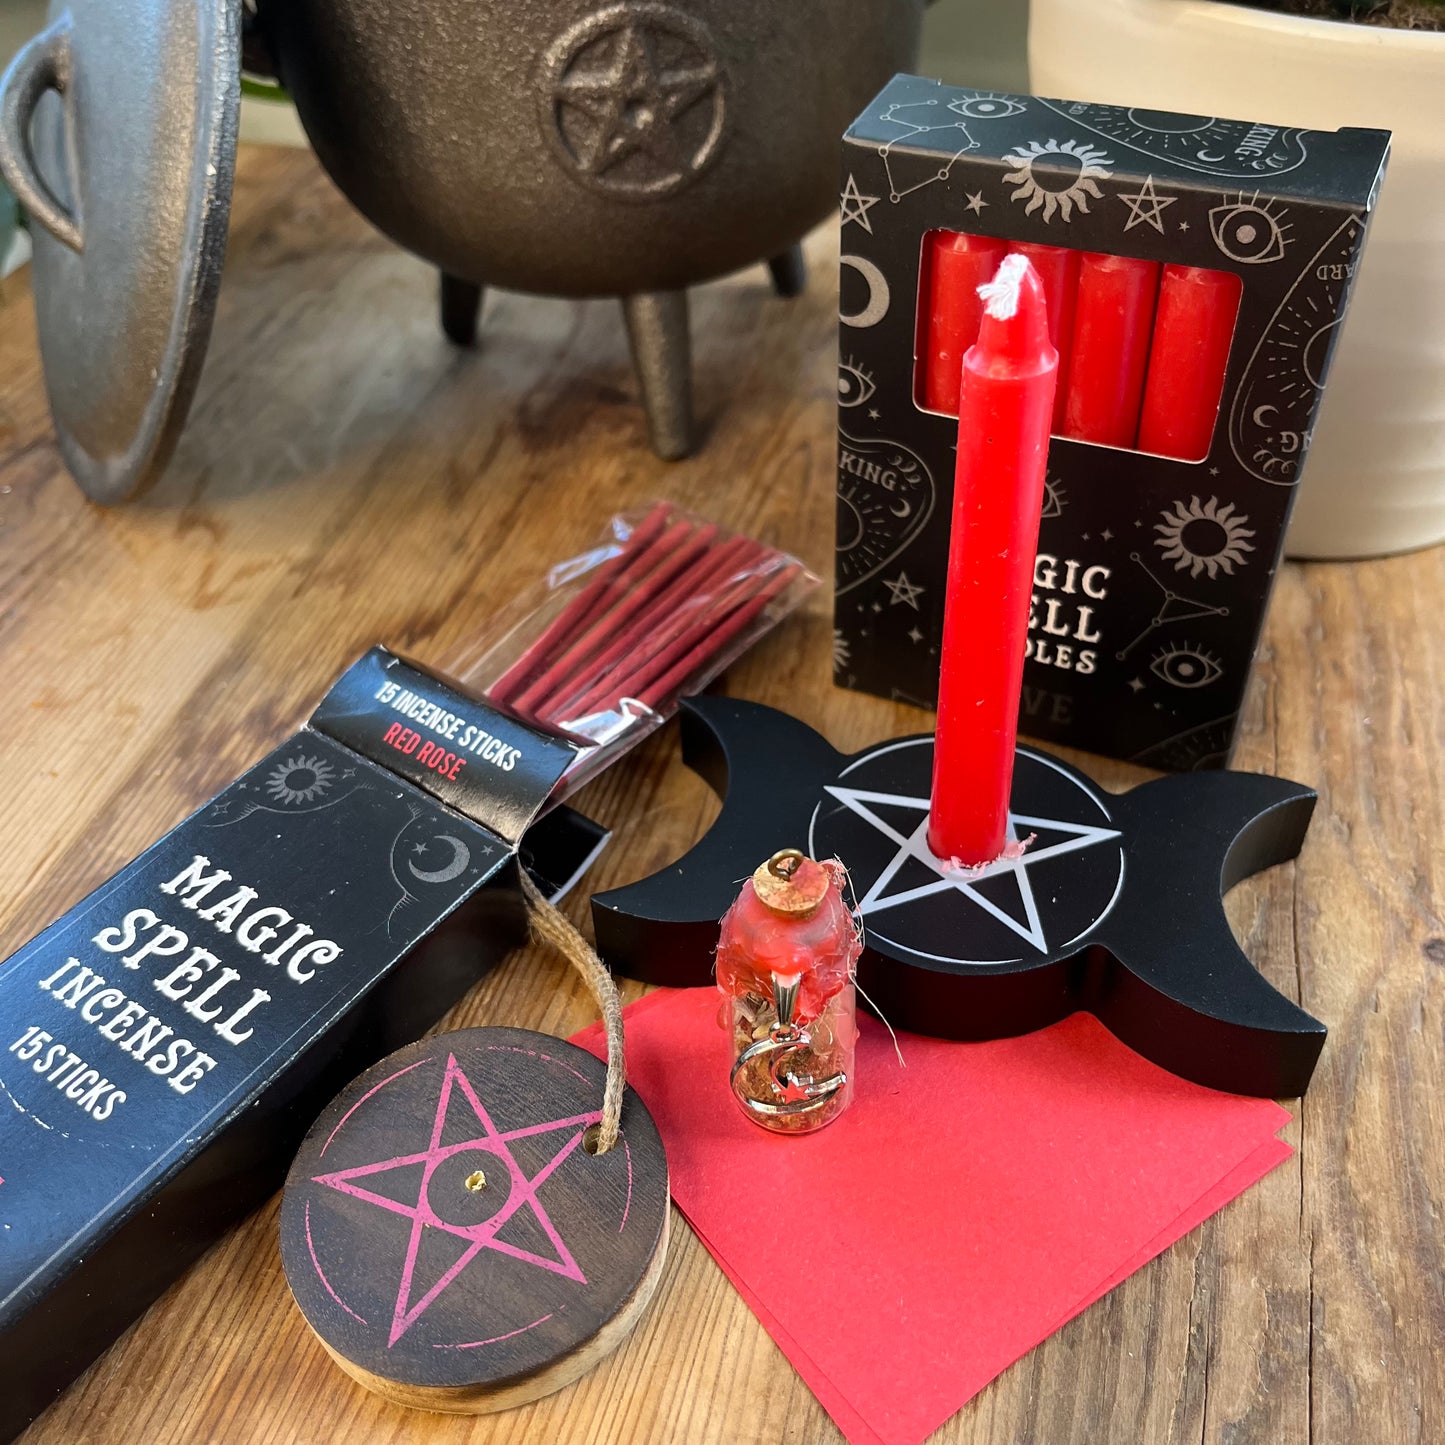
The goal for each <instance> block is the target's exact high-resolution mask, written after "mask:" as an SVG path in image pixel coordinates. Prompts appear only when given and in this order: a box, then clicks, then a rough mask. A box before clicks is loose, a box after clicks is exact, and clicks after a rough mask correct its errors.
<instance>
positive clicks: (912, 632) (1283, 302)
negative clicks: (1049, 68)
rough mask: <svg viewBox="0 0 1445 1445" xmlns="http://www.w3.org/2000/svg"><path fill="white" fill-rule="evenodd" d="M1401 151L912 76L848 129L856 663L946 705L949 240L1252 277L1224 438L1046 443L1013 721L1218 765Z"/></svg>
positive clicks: (1325, 135)
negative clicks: (933, 336)
mask: <svg viewBox="0 0 1445 1445" xmlns="http://www.w3.org/2000/svg"><path fill="white" fill-rule="evenodd" d="M1388 150H1389V134H1388V132H1385V131H1375V130H1340V131H1306V130H1297V129H1289V128H1284V127H1280V126H1275V125H1263V124H1252V123H1250V122H1246V121H1232V120H1224V119H1220V118H1217V117H1207V116H1188V115H1173V114H1170V113H1167V112H1162V111H1144V110H1138V109H1132V110H1131V109H1125V108H1122V107H1117V106H1107V105H1093V104H1082V103H1076V102H1070V101H1060V100H1048V99H1044V98H1042V97H1038V96H1022V95H1003V94H999V93H997V92H992V91H976V90H962V89H956V88H952V87H949V86H944V85H940V84H938V83H937V82H935V81H931V80H925V79H920V78H919V77H916V76H907V75H901V76H897V77H895V78H894V80H892V81H891V82H890V83H889V84H888V86H887V87H885V89H884V90H883V91H882V92H881V93H880V94H879V95H878V96H877V97H876V99H874V100H873V101H872V102H871V103H870V104H869V105H868V107H867V109H866V110H865V111H864V112H863V114H862V115H861V116H860V117H859V118H858V120H857V121H856V122H855V123H854V124H853V126H852V127H851V128H850V129H849V131H848V133H847V135H846V136H845V138H844V145H843V163H842V172H841V188H842V214H841V239H842V271H841V288H842V291H841V298H842V299H841V328H840V349H839V365H840V370H839V378H838V400H839V412H838V420H839V433H840V435H839V448H838V557H837V594H836V595H837V604H836V619H835V620H836V627H837V632H836V635H835V677H836V680H837V681H838V683H839V684H841V685H842V686H845V687H853V688H859V689H861V690H863V691H865V692H873V693H878V694H880V695H882V696H885V697H891V698H893V699H896V700H901V701H907V702H912V703H916V704H918V705H919V706H923V707H932V706H933V705H934V704H935V702H936V700H937V687H938V675H939V648H940V642H941V636H942V631H943V603H944V592H945V577H946V567H947V561H948V545H949V526H950V517H951V509H952V493H953V467H954V443H955V441H956V434H957V421H956V419H955V417H956V411H955V415H953V416H950V415H948V414H946V412H945V411H943V410H941V409H939V408H936V407H935V408H933V409H930V407H929V405H928V404H927V400H928V399H927V396H926V394H925V389H924V388H923V387H921V386H920V384H919V372H920V365H921V364H922V361H923V358H924V349H925V348H924V345H923V338H924V336H925V333H926V328H927V326H928V325H929V306H928V301H929V291H928V278H927V266H926V263H927V261H928V258H929V255H930V249H929V245H930V243H929V237H930V236H931V235H932V234H933V233H937V232H940V231H945V232H952V233H963V234H965V235H967V236H969V237H978V238H995V239H996V240H997V241H998V242H1000V243H1005V244H1009V245H1012V244H1018V243H1025V244H1029V243H1034V244H1037V245H1040V246H1047V247H1055V248H1068V249H1069V250H1070V251H1073V252H1077V253H1080V254H1083V253H1093V254H1094V255H1096V256H1097V255H1104V256H1109V257H1123V258H1137V259H1138V260H1142V261H1145V262H1149V263H1152V264H1154V265H1158V264H1159V263H1162V264H1163V266H1164V267H1169V266H1173V267H1191V268H1199V269H1202V270H1207V271H1209V272H1211V273H1216V274H1220V273H1222V274H1223V276H1224V277H1225V278H1227V279H1228V280H1229V284H1230V286H1231V287H1232V288H1233V289H1234V292H1235V294H1237V296H1238V310H1237V315H1236V318H1235V321H1234V328H1233V335H1232V340H1231V341H1230V342H1229V344H1228V352H1227V359H1225V360H1224V361H1223V367H1222V391H1221V392H1219V393H1218V394H1219V396H1220V400H1219V404H1218V411H1217V416H1216V419H1215V423H1214V427H1213V432H1212V436H1211V437H1210V438H1209V440H1208V442H1207V451H1204V452H1203V454H1202V455H1196V456H1192V457H1189V458H1187V459H1184V458H1180V457H1176V456H1166V455H1159V454H1157V453H1150V452H1147V451H1145V450H1142V449H1140V447H1139V445H1138V444H1137V443H1135V444H1133V445H1118V444H1110V445H1105V444H1098V443H1095V442H1091V441H1082V440H1076V439H1072V438H1071V437H1070V436H1068V435H1062V434H1061V435H1056V436H1055V437H1054V439H1053V441H1052V443H1051V445H1050V450H1049V470H1048V482H1047V496H1046V501H1045V506H1044V513H1043V524H1042V529H1041V532H1040V538H1039V550H1038V557H1037V564H1036V571H1035V576H1034V582H1035V589H1034V598H1033V610H1032V614H1031V617H1030V623H1029V644H1028V659H1027V662H1026V664H1025V675H1024V687H1023V697H1022V702H1021V717H1020V726H1021V730H1022V731H1023V732H1024V733H1026V734H1029V735H1032V736H1034V737H1039V738H1046V739H1050V740H1052V741H1056V742H1059V743H1064V744H1067V745H1069V746H1073V747H1080V748H1085V749H1089V750H1091V751H1093V752H1098V753H1103V754H1107V755H1110V756H1113V757H1121V758H1128V759H1131V760H1132V761H1134V762H1138V763H1142V764H1146V765H1148V766H1151V767H1157V768H1163V769H1192V768H1201V767H1219V766H1223V765H1224V764H1225V763H1226V762H1227V761H1228V758H1229V755H1230V751H1231V748H1232V746H1233V742H1234V735H1235V729H1236V724H1237V720H1238V716H1239V710H1240V706H1241V702H1242V699H1243V696H1244V689H1245V684H1246V682H1247V680H1248V676H1249V670H1250V666H1251V663H1252V661H1253V657H1254V651H1255V647H1256V644H1257V642H1258V638H1259V632H1260V627H1261V624H1262V621H1263V617H1264V611H1265V606H1266V603H1267V602H1268V599H1269V593H1270V588H1271V585H1272V583H1273V580H1274V575H1275V571H1276V569H1277V567H1278V564H1279V559H1280V555H1281V551H1282V547H1283V544H1284V536H1285V526H1286V523H1287V521H1288V519H1289V513H1290V507H1291V503H1292V501H1293V498H1294V491H1295V487H1296V485H1297V483H1298V482H1299V479H1300V475H1301V471H1302V468H1303V464H1304V461H1305V454H1306V452H1307V451H1308V448H1309V440H1310V432H1311V428H1312V427H1313V425H1314V418H1315V415H1316V411H1317V408H1318V406H1319V403H1320V399H1321V396H1322V394H1323V389H1324V382H1325V375H1326V372H1327V370H1328V367H1329V359H1330V354H1331V351H1332V349H1333V346H1334V343H1335V339H1336V337H1337V336H1338V334H1339V329H1340V323H1341V322H1342V320H1343V318H1344V315H1345V309H1346V305H1347V303H1348V300H1349V295H1350V290H1351V286H1352V284H1353V281H1354V276H1355V271H1356V266H1357V264H1358V261H1359V257H1360V251H1361V247H1362V246H1363V245H1364V241H1365V232H1366V228H1367V224H1368V218H1369V214H1370V210H1371V208H1372V206H1373V204H1374V201H1375V197H1376V194H1377V191H1378V187H1379V183H1380V180H1381V177H1382V175H1383V172H1384V167H1385V162H1386V157H1387V154H1388ZM1233 278H1238V279H1237V282H1235V281H1234V279H1233ZM1160 294H1162V291H1161V293H1160ZM1161 314H1162V313H1161ZM1061 349H1062V348H1061ZM954 361H955V363H956V362H957V358H956V357H955V358H954ZM1186 379H1187V373H1186ZM1056 430H1062V428H1056ZM1141 436H1142V429H1141Z"/></svg>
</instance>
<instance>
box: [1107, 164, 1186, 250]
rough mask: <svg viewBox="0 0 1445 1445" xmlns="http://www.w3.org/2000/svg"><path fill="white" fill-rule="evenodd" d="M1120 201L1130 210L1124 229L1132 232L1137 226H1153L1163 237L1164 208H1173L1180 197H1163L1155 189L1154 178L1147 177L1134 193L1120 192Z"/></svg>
mask: <svg viewBox="0 0 1445 1445" xmlns="http://www.w3.org/2000/svg"><path fill="white" fill-rule="evenodd" d="M1118 199H1119V200H1121V201H1123V203H1124V204H1125V205H1126V206H1128V208H1129V219H1128V220H1127V221H1125V222H1124V229H1125V230H1126V231H1132V230H1133V229H1134V227H1135V226H1140V225H1145V226H1153V227H1154V229H1155V230H1156V231H1158V232H1159V234H1160V235H1161V236H1162V235H1163V234H1164V207H1165V206H1172V205H1173V204H1174V202H1175V201H1177V200H1178V199H1179V197H1178V196H1161V195H1160V194H1159V193H1158V192H1157V191H1156V190H1155V189H1154V177H1153V176H1145V177H1144V184H1143V185H1142V186H1140V187H1139V189H1138V190H1137V191H1134V192H1133V193H1130V192H1127V191H1120V192H1119V196H1118Z"/></svg>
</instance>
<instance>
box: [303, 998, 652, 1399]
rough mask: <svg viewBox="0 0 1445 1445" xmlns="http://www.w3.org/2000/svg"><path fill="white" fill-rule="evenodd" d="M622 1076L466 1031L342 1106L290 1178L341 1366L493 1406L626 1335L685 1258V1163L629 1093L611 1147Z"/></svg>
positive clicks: (545, 1048)
mask: <svg viewBox="0 0 1445 1445" xmlns="http://www.w3.org/2000/svg"><path fill="white" fill-rule="evenodd" d="M598 971H599V972H601V970H600V969H599V970H598ZM618 1027H620V1020H619V1022H618ZM605 1073H606V1070H605V1069H604V1066H603V1065H602V1064H601V1063H600V1062H599V1061H598V1060H597V1059H596V1058H594V1057H593V1056H592V1055H591V1054H589V1053H587V1052H586V1051H585V1050H584V1049H579V1048H577V1047H576V1046H575V1045H573V1044H569V1043H566V1042H564V1041H563V1040H561V1039H554V1038H549V1037H548V1036H547V1035H545V1034H538V1033H532V1032H530V1031H528V1030H525V1029H508V1028H482V1029H467V1030H464V1031H462V1032H460V1033H448V1034H440V1035H438V1036H436V1037H435V1038H430V1039H426V1040H424V1041H423V1042H421V1043H418V1044H413V1045H411V1046H409V1047H408V1048H405V1049H402V1050H400V1051H398V1052H397V1053H395V1054H393V1055H391V1057H390V1058H387V1059H384V1060H383V1061H382V1062H381V1063H379V1064H377V1065H376V1066H375V1067H373V1068H372V1069H370V1070H368V1071H367V1072H366V1073H365V1074H363V1075H362V1076H361V1077H360V1078H358V1079H356V1080H354V1081H353V1082H352V1083H351V1084H349V1085H348V1086H347V1087H346V1088H345V1089H343V1090H342V1092H341V1093H340V1094H339V1095H338V1096H337V1097H336V1098H335V1099H334V1100H333V1101H332V1103H331V1104H330V1105H329V1107H328V1108H327V1109H326V1111H325V1112H324V1113H323V1114H322V1115H321V1117H320V1118H319V1119H318V1120H317V1121H316V1124H315V1126H314V1127H313V1128H312V1130H311V1132H310V1133H309V1134H308V1135H307V1136H306V1140H305V1142H304V1143H303V1144H302V1146H301V1149H300V1152H299V1153H298V1154H297V1156H296V1161H295V1163H294V1164H293V1165H292V1168H291V1172H290V1176H289V1177H288V1179H287V1182H286V1195H285V1199H284V1201H283V1203H282V1208H281V1254H282V1258H283V1260H284V1262H285V1265H286V1278H287V1281H288V1282H289V1283H290V1285H291V1291H292V1293H293V1294H294V1295H295V1297H296V1302H297V1304H298V1305H299V1306H300V1308H301V1311H302V1313H303V1314H304V1315H305V1317H306V1321H307V1323H308V1324H309V1325H310V1326H311V1328H312V1329H313V1330H315V1332H316V1334H317V1335H318V1336H319V1337H320V1339H321V1342H322V1343H323V1344H324V1345H325V1346H326V1349H327V1351H328V1352H329V1353H330V1355H331V1356H332V1358H333V1359H334V1360H335V1361H336V1362H337V1364H339V1365H340V1366H341V1367H342V1369H344V1370H345V1371H346V1372H347V1373H348V1374H349V1375H351V1376H352V1377H353V1378H354V1379H356V1380H358V1381H360V1383H362V1384H363V1385H365V1386H366V1387H367V1388H368V1389H370V1390H373V1391H375V1392H376V1393H377V1394H379V1395H382V1396H383V1397H384V1398H386V1399H388V1400H390V1401H392V1402H393V1403H394V1404H398V1405H407V1406H410V1407H412V1408H415V1409H423V1410H437V1411H445V1412H449V1413H455V1414H479V1413H483V1412H486V1411H491V1410H501V1409H508V1408H511V1407H513V1406H516V1405H523V1404H526V1403H528V1402H529V1401H531V1400H535V1399H538V1398H540V1397H541V1396H543V1395H546V1394H550V1393H551V1392H552V1391H554V1390H558V1389H561V1388H562V1387H563V1386H564V1385H567V1384H570V1383H571V1382H572V1381H573V1380H575V1379H576V1378H578V1376H580V1375H581V1374H583V1373H584V1372H585V1371H587V1370H588V1369H590V1368H592V1366H593V1365H595V1364H597V1363H598V1362H599V1361H600V1360H601V1359H602V1358H603V1357H604V1356H605V1355H606V1354H607V1353H609V1352H610V1351H611V1350H612V1349H614V1348H615V1347H616V1346H617V1345H618V1344H620V1343H621V1341H622V1340H623V1339H624V1338H626V1336H627V1334H628V1333H629V1332H630V1331H631V1330H632V1329H633V1327H634V1326H635V1325H636V1324H637V1322H638V1320H639V1318H640V1317H641V1315H642V1313H643V1312H644V1311H645V1310H646V1308H647V1305H648V1302H649V1301H650V1300H651V1298H652V1295H653V1293H654V1291H655V1290H656V1288H657V1283H658V1280H659V1279H660V1278H661V1275H662V1266H663V1262H664V1260H665V1258H666V1255H667V1226H668V1203H667V1159H666V1156H665V1154H664V1152H663V1147H662V1138H661V1136H660V1135H659V1133H658V1131H657V1126H656V1124H654V1123H653V1121H652V1117H651V1115H650V1114H649V1113H648V1112H647V1109H646V1107H645V1106H644V1105H643V1103H642V1100H641V1099H639V1098H638V1097H637V1095H636V1094H634V1093H633V1092H632V1090H630V1089H628V1090H626V1091H625V1092H624V1093H623V1094H622V1096H621V1111H620V1115H619V1116H618V1123H619V1130H620V1131H619V1133H618V1136H617V1140H616V1143H615V1144H614V1145H613V1146H612V1147H610V1148H607V1149H603V1148H601V1147H600V1146H599V1142H598V1136H599V1132H600V1131H601V1130H602V1128H603V1117H604V1112H605V1109H606V1105H605V1103H604V1077H605Z"/></svg>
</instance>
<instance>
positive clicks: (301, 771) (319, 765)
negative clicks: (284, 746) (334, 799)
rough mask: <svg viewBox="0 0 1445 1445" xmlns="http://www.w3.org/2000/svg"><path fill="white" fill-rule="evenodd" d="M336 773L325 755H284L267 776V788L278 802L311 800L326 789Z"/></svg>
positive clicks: (319, 795) (304, 801) (307, 801)
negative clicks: (285, 756) (284, 758)
mask: <svg viewBox="0 0 1445 1445" xmlns="http://www.w3.org/2000/svg"><path fill="white" fill-rule="evenodd" d="M335 776H336V770H335V768H333V767H332V766H331V764H330V763H328V762H327V761H326V759H325V758H308V757H305V756H304V755H302V756H297V757H294V758H287V759H286V761H285V762H284V763H278V764H277V765H276V767H275V768H274V769H273V770H272V772H271V776H270V777H268V778H267V779H266V791H267V792H268V793H269V794H270V795H271V797H273V798H274V799H275V800H276V801H277V802H278V803H310V802H312V801H314V800H315V799H317V798H319V797H321V795H322V794H323V793H325V792H326V790H327V789H328V788H329V787H330V786H331V784H332V781H333V780H334V778H335Z"/></svg>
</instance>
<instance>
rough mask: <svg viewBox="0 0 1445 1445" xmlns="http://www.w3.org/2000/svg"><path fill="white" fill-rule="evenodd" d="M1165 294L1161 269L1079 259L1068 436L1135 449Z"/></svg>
mask: <svg viewBox="0 0 1445 1445" xmlns="http://www.w3.org/2000/svg"><path fill="white" fill-rule="evenodd" d="M1158 289H1159V263H1158V262H1157V261H1140V260H1137V259H1135V258H1134V257H1132V256H1105V255H1101V254H1098V253H1096V252H1093V251H1086V252H1084V254H1083V255H1082V256H1081V257H1080V258H1079V289H1078V296H1077V299H1076V300H1075V303H1074V334H1073V348H1072V354H1071V356H1070V371H1069V388H1068V400H1067V401H1066V402H1065V405H1064V429H1063V435H1064V436H1067V437H1074V438H1076V439H1077V440H1079V441H1085V442H1099V443H1101V444H1103V445H1104V446H1111V447H1132V446H1133V445H1134V438H1135V437H1136V436H1137V435H1138V431H1139V403H1140V399H1141V398H1142V396H1143V394H1144V370H1145V367H1146V365H1147V364H1148V361H1149V340H1150V336H1151V334H1152V329H1153V325H1154V298H1155V294H1156V293H1157V291H1158Z"/></svg>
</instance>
